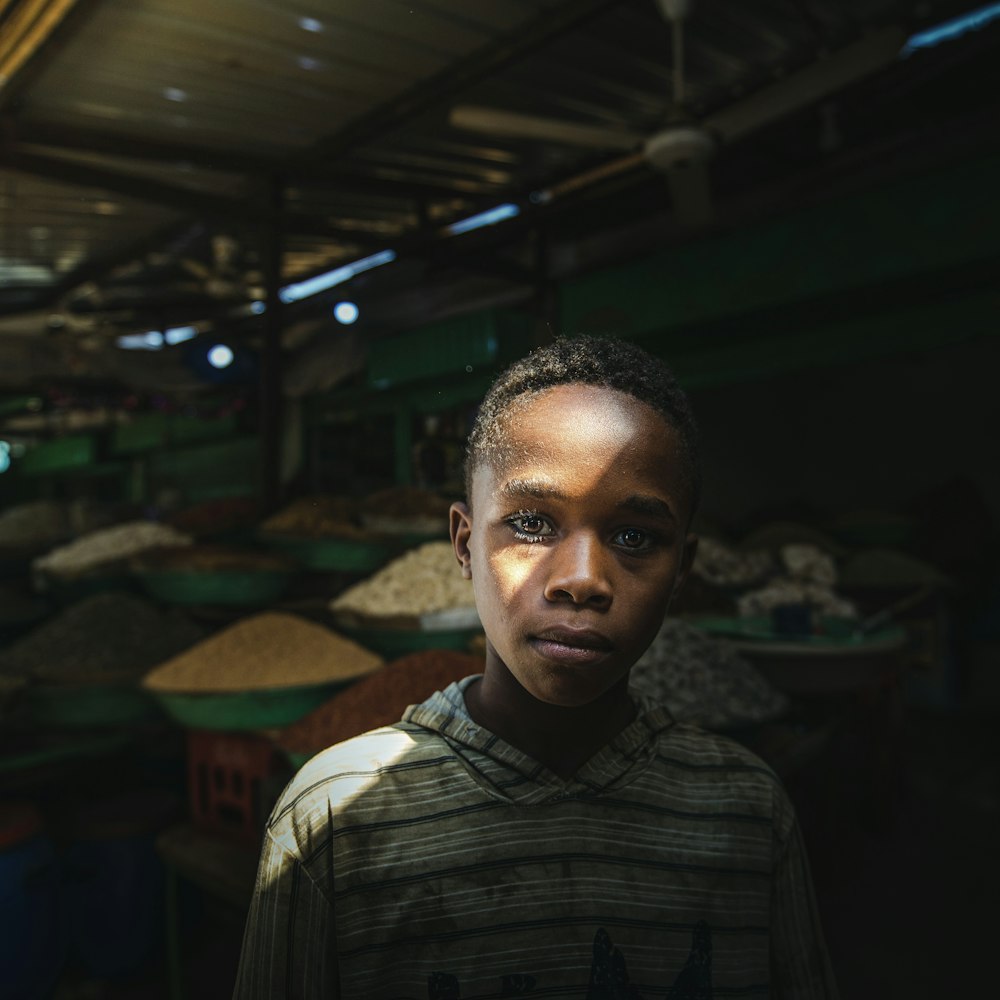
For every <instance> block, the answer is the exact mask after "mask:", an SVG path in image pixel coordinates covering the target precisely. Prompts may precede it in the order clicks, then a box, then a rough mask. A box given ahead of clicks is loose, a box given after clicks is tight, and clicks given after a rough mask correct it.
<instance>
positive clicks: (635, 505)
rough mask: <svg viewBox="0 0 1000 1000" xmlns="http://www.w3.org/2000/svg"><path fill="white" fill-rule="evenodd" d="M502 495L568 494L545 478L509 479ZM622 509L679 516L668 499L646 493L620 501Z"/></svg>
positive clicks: (552, 496) (672, 518)
mask: <svg viewBox="0 0 1000 1000" xmlns="http://www.w3.org/2000/svg"><path fill="white" fill-rule="evenodd" d="M497 492H498V493H499V495H500V497H501V498H502V499H504V500H507V501H513V502H516V501H518V500H523V499H524V498H525V497H531V498H532V499H534V500H565V499H567V497H566V494H565V493H563V492H562V490H560V489H559V488H558V487H556V486H555V485H553V484H552V483H550V482H548V481H547V480H544V479H508V480H507V482H505V483H504V484H503V485H502V486H500V487H499V489H498V491H497ZM617 506H618V508H619V509H620V510H630V511H634V512H635V513H637V514H648V515H650V516H651V517H656V518H660V519H661V520H664V521H676V520H677V516H676V515H675V514H674V512H673V509H672V508H671V506H670V504H668V503H667V502H666V500H661V499H660V498H659V497H654V496H650V495H648V494H646V493H633V494H632V495H631V496H628V497H626V498H625V499H624V500H622V501H621V503H619V504H618V505H617Z"/></svg>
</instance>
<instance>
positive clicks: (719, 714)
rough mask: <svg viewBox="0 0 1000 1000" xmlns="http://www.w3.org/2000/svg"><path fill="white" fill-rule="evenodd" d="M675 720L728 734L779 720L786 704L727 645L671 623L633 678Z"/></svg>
mask: <svg viewBox="0 0 1000 1000" xmlns="http://www.w3.org/2000/svg"><path fill="white" fill-rule="evenodd" d="M629 683H630V685H631V686H632V687H634V688H635V689H636V690H637V691H639V692H640V693H642V694H645V695H647V696H648V697H650V698H652V699H653V701H655V702H657V703H658V704H661V705H666V706H667V708H669V709H670V713H671V714H672V715H673V717H674V718H675V719H677V720H678V721H681V722H694V723H696V724H698V725H701V726H704V727H705V728H706V729H726V728H729V727H731V726H737V725H744V724H747V723H751V722H764V721H767V720H769V719H774V718H777V717H778V716H780V715H782V714H783V713H784V712H785V711H787V709H788V698H787V697H786V696H785V695H784V694H782V693H781V692H780V691H778V690H776V689H775V688H773V687H772V686H771V684H770V682H769V681H768V680H767V679H766V678H765V677H764V675H763V674H762V673H760V672H759V671H758V670H757V669H756V668H755V667H754V666H752V665H751V664H750V663H748V662H747V661H746V660H745V659H744V658H743V657H742V656H741V655H740V654H739V652H738V651H737V650H736V649H735V648H734V647H733V646H732V645H730V644H729V643H727V642H724V641H723V640H721V639H717V638H715V637H713V636H710V635H706V634H705V633H704V632H702V631H700V630H699V629H697V628H694V627H693V626H691V625H689V624H687V623H686V622H682V621H678V620H677V619H675V618H668V619H667V620H666V621H665V622H664V623H663V627H662V628H661V629H660V632H659V634H658V635H657V636H656V638H655V639H654V640H653V642H652V645H650V647H649V649H647V650H646V652H645V653H643V655H642V656H641V657H640V658H639V660H638V662H637V663H636V664H635V666H634V667H633V668H632V672H631V674H630V675H629Z"/></svg>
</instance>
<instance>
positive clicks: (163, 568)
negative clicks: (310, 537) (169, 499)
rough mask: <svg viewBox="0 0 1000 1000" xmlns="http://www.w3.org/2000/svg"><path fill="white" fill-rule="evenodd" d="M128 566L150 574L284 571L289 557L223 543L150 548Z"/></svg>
mask: <svg viewBox="0 0 1000 1000" xmlns="http://www.w3.org/2000/svg"><path fill="white" fill-rule="evenodd" d="M131 566H132V568H133V569H135V570H136V571H138V572H152V573H265V572H271V573H287V572H290V571H291V570H292V569H293V568H294V563H292V562H291V560H288V559H285V558H283V557H282V556H277V555H272V554H270V553H267V552H253V551H251V550H247V549H236V548H228V547H226V546H224V545H184V546H177V547H174V548H167V549H152V550H150V551H149V552H144V553H142V554H141V555H139V556H136V557H135V558H134V559H133V560H132V562H131Z"/></svg>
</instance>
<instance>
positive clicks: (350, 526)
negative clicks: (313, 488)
mask: <svg viewBox="0 0 1000 1000" xmlns="http://www.w3.org/2000/svg"><path fill="white" fill-rule="evenodd" d="M260 530H261V531H263V532H264V533H266V534H269V535H291V536H293V537H299V538H301V537H305V538H364V537H367V536H368V534H369V533H368V532H367V531H365V530H364V529H363V528H361V527H359V526H358V524H357V523H356V518H355V504H354V501H352V500H350V499H349V498H348V497H340V496H332V495H325V494H317V495H316V496H309V497H302V498H301V499H299V500H295V501H293V502H292V503H290V504H289V505H288V506H287V507H285V508H283V509H282V510H280V511H278V513H277V514H274V515H273V516H271V517H269V518H268V519H267V520H266V521H265V522H264V523H263V524H262V525H261V526H260Z"/></svg>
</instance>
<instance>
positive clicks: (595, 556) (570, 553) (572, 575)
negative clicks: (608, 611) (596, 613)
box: [545, 533, 612, 608]
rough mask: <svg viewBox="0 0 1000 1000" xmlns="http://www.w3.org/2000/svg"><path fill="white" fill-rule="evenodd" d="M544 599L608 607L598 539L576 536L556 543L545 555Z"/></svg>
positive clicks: (609, 591)
mask: <svg viewBox="0 0 1000 1000" xmlns="http://www.w3.org/2000/svg"><path fill="white" fill-rule="evenodd" d="M549 559H550V561H549V567H548V574H547V577H546V582H545V599H546V600H548V601H553V602H556V601H567V600H568V601H571V602H572V603H573V604H585V605H590V606H591V607H596V608H606V607H609V606H610V604H611V598H612V589H611V580H610V579H609V577H608V566H607V562H606V560H607V553H606V552H605V551H604V546H603V545H602V544H601V541H600V539H599V538H597V537H595V536H594V535H591V534H583V533H581V534H579V535H574V536H570V537H569V538H564V539H562V540H560V542H559V543H558V544H557V545H553V546H552V547H551V549H550V553H549Z"/></svg>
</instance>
